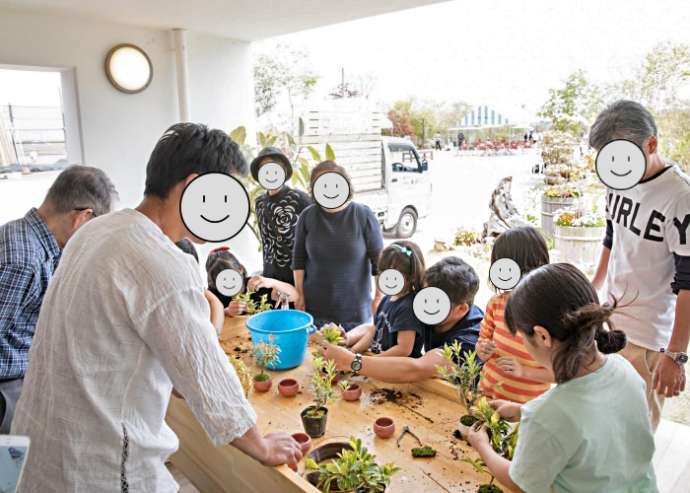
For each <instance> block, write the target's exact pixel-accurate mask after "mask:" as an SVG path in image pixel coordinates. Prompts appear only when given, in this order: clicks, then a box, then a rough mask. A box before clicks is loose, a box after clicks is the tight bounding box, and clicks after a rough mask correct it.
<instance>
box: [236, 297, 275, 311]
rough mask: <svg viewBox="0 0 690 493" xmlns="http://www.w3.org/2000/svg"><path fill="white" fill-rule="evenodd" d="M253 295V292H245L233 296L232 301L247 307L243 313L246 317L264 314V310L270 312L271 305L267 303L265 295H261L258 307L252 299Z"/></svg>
mask: <svg viewBox="0 0 690 493" xmlns="http://www.w3.org/2000/svg"><path fill="white" fill-rule="evenodd" d="M253 294H254V292H253V291H246V292H244V293H240V294H238V295H237V296H235V297H234V298H233V300H234V301H242V302H244V304H245V306H246V307H247V308H246V311H245V313H246V314H247V315H255V314H257V313H261V312H265V311H266V310H270V309H271V308H272V306H271V304H270V303H269V302H268V295H267V294H262V295H261V298H260V299H259V304H258V305H257V303H256V301H254V300H253V299H252V295H253Z"/></svg>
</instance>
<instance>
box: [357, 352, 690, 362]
mask: <svg viewBox="0 0 690 493" xmlns="http://www.w3.org/2000/svg"><path fill="white" fill-rule="evenodd" d="M659 352H660V353H663V354H665V355H666V356H668V357H669V358H671V359H672V360H673V361H675V362H676V364H679V365H681V366H683V365H684V364H685V363H687V362H688V353H684V352H682V351H679V352H674V351H669V350H668V349H665V348H661V349H660V350H659ZM353 364H354V362H353Z"/></svg>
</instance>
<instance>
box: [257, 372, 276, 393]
mask: <svg viewBox="0 0 690 493" xmlns="http://www.w3.org/2000/svg"><path fill="white" fill-rule="evenodd" d="M265 376H267V375H266V374H264V375H261V374H259V375H256V376H255V377H254V390H256V391H257V392H268V391H269V390H270V389H271V385H273V380H271V377H268V379H264V377H265Z"/></svg>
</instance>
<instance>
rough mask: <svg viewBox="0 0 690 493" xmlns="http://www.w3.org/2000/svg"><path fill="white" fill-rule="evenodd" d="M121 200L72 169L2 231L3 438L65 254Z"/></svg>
mask: <svg viewBox="0 0 690 493" xmlns="http://www.w3.org/2000/svg"><path fill="white" fill-rule="evenodd" d="M116 197H117V193H116V191H115V187H114V186H113V184H112V183H111V182H110V180H109V179H108V177H107V176H106V175H105V173H104V172H103V171H101V170H99V169H97V168H90V167H87V166H70V167H69V168H67V169H65V170H64V171H62V173H60V174H59V175H58V177H57V179H56V180H55V182H54V183H53V185H52V186H51V187H50V189H49V190H48V194H47V195H46V197H45V200H44V201H43V203H42V204H41V206H40V207H39V208H38V209H36V208H32V209H31V210H30V211H29V212H27V213H26V215H25V216H24V217H22V218H20V219H17V220H15V221H11V222H9V223H7V224H4V225H2V226H0V433H9V430H10V424H11V420H12V415H13V411H14V405H15V403H16V402H17V400H18V399H19V393H20V391H21V386H22V382H23V378H24V374H25V373H26V368H27V365H28V353H29V348H30V347H31V341H32V339H33V335H34V329H35V327H36V321H37V320H38V312H39V309H40V308H41V302H42V300H43V295H44V294H45V292H46V289H47V287H48V282H49V281H50V278H51V277H52V275H53V272H54V271H55V268H56V267H57V264H58V260H59V258H60V252H61V251H62V249H63V248H64V246H65V244H66V243H67V240H69V238H70V237H71V236H72V235H73V234H74V232H75V231H76V230H77V229H78V228H79V227H80V226H81V225H82V224H84V223H85V222H86V221H88V220H89V219H91V218H93V217H96V216H100V215H102V214H106V213H107V212H110V209H111V207H112V203H113V201H114V199H115V198H116Z"/></svg>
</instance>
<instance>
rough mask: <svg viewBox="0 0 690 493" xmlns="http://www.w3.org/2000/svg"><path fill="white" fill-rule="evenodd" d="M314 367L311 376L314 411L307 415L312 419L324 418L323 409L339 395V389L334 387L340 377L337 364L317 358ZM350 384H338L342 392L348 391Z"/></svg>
mask: <svg viewBox="0 0 690 493" xmlns="http://www.w3.org/2000/svg"><path fill="white" fill-rule="evenodd" d="M312 365H313V367H314V371H313V372H312V374H311V390H312V392H313V393H314V406H313V409H310V410H309V411H307V415H308V416H310V417H312V418H320V417H321V416H323V414H324V412H323V409H322V408H324V407H326V405H327V404H329V403H330V402H333V400H335V398H336V396H337V395H338V392H337V388H334V387H333V380H335V377H336V376H337V375H338V370H337V369H336V366H335V362H334V361H332V360H324V359H323V358H322V357H321V356H315V357H314V359H313V361H312ZM348 385H349V383H348V382H347V381H346V380H343V381H341V382H339V383H338V388H340V391H344V390H345V389H347V387H348Z"/></svg>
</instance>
